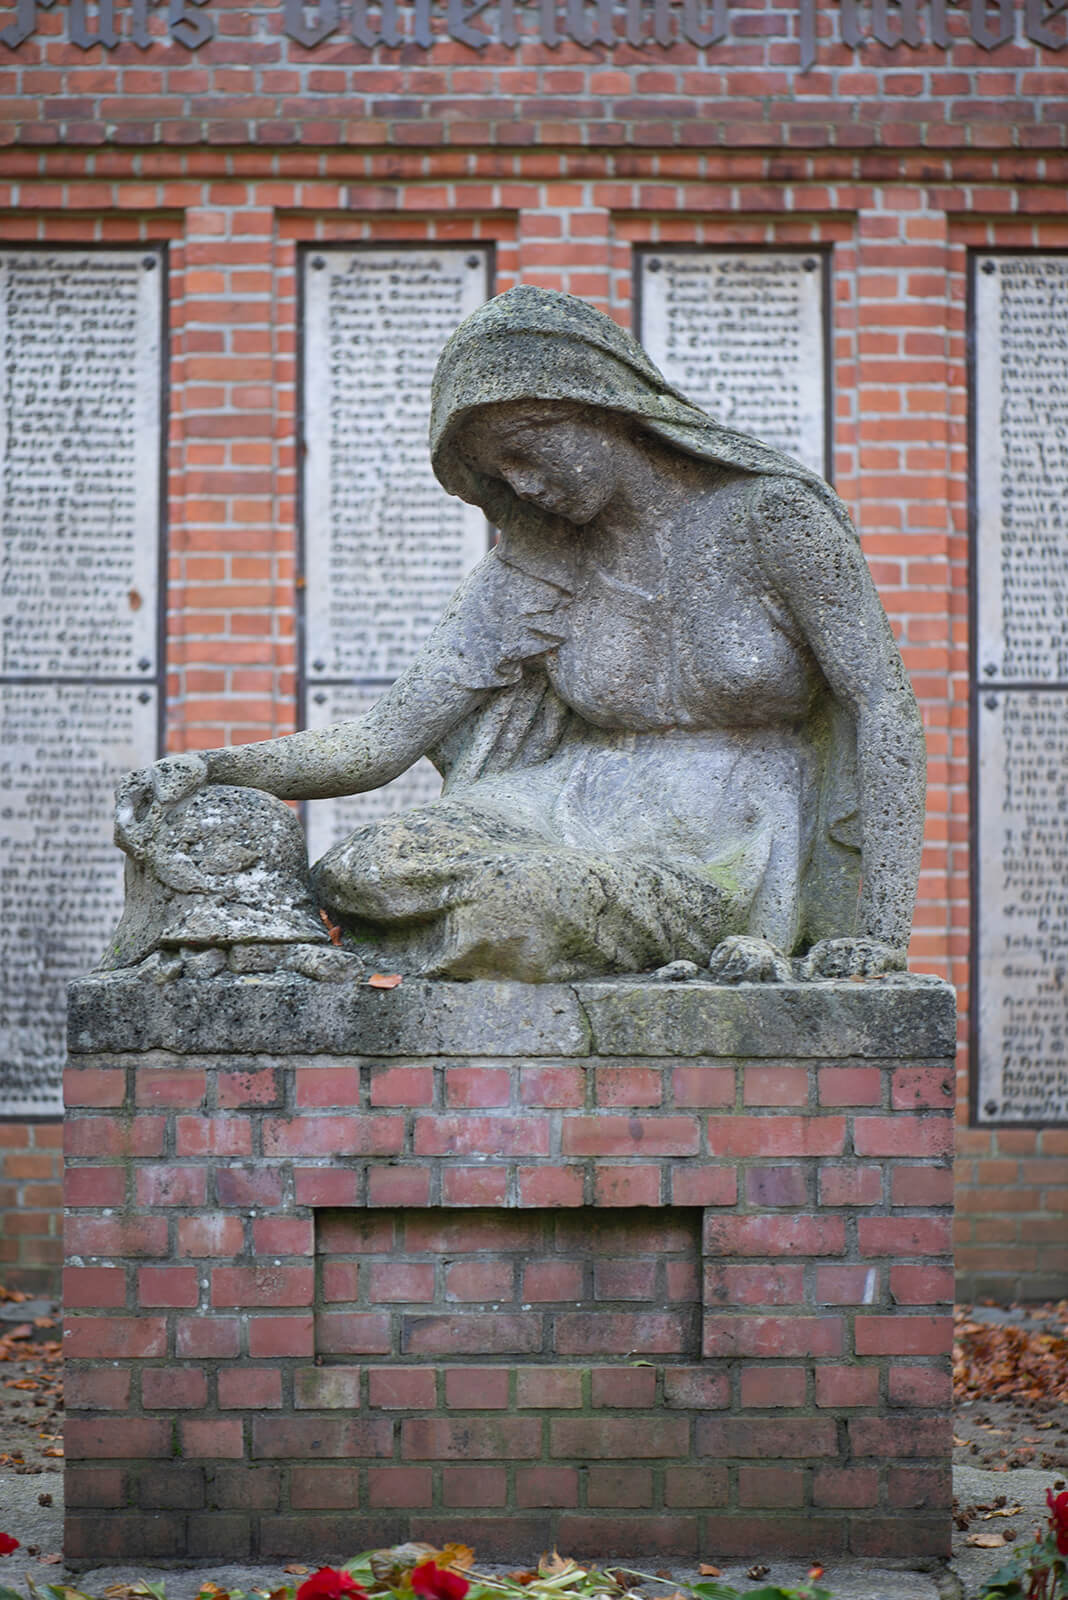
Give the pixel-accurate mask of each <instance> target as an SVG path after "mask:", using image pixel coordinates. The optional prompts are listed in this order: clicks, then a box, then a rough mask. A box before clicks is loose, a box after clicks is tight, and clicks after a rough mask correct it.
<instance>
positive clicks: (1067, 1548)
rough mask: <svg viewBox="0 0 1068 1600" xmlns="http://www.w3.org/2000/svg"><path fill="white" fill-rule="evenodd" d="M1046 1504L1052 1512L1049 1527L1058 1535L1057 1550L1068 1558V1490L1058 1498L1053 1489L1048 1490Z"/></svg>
mask: <svg viewBox="0 0 1068 1600" xmlns="http://www.w3.org/2000/svg"><path fill="white" fill-rule="evenodd" d="M1046 1504H1047V1505H1048V1506H1049V1512H1050V1515H1049V1525H1050V1527H1051V1528H1052V1529H1053V1531H1054V1533H1055V1534H1056V1535H1057V1549H1058V1550H1059V1551H1060V1553H1061V1555H1062V1556H1068V1489H1066V1490H1065V1491H1064V1492H1063V1493H1062V1494H1059V1495H1056V1496H1054V1493H1053V1490H1052V1489H1047V1490H1046Z"/></svg>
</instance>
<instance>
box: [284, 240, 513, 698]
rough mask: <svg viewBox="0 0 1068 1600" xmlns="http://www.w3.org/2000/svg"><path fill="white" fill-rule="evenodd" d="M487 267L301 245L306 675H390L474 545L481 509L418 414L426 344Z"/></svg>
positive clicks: (467, 298) (425, 252)
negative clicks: (442, 473) (458, 493)
mask: <svg viewBox="0 0 1068 1600" xmlns="http://www.w3.org/2000/svg"><path fill="white" fill-rule="evenodd" d="M488 272H489V252H488V251H487V250H486V249H485V248H484V247H482V248H480V247H473V246H470V245H465V246H461V247H452V246H446V247H444V248H442V249H431V248H423V249H418V250H405V249H401V248H393V249H391V248H389V247H375V248H372V249H362V248H357V247H352V246H349V247H347V248H329V249H323V250H321V251H316V252H315V253H313V254H307V255H305V257H304V403H303V415H304V424H303V434H304V438H303V463H304V469H303V470H304V483H303V489H304V581H305V590H304V618H305V668H306V677H307V681H308V683H309V684H313V683H316V682H320V681H325V680H330V679H334V680H337V679H344V680H346V681H348V682H367V681H374V682H378V683H383V684H385V683H390V682H392V680H393V679H394V678H396V677H398V676H399V674H400V673H401V672H403V670H404V668H405V667H406V666H407V665H408V663H409V662H410V661H411V660H412V658H413V656H414V655H415V654H416V652H417V651H418V649H419V647H420V645H421V644H422V643H423V641H424V640H425V639H426V637H427V635H428V633H429V632H430V630H431V628H433V626H434V624H435V623H436V622H437V620H438V618H439V617H440V615H441V613H442V611H443V610H444V607H445V603H446V601H447V600H448V599H449V596H450V595H451V594H452V592H453V590H454V589H455V588H456V586H457V585H458V584H459V582H460V581H461V579H462V578H463V577H465V576H466V574H467V573H468V572H469V571H470V570H471V568H472V567H473V566H475V564H476V563H477V562H478V561H479V559H480V558H481V557H482V556H483V555H485V553H486V549H487V540H488V532H487V527H486V519H485V517H484V516H483V515H482V512H481V511H479V510H478V508H477V507H476V506H468V505H465V504H464V503H463V501H461V500H457V499H455V498H453V497H452V496H450V495H447V494H446V493H445V491H444V489H442V487H441V485H440V484H439V483H438V481H437V479H436V478H435V477H434V474H433V472H432V471H431V467H430V452H429V448H428V446H427V425H428V422H429V417H430V382H431V379H432V378H433V376H434V368H435V366H436V364H437V359H438V356H439V354H440V353H441V348H442V346H443V345H444V343H445V341H446V339H447V338H448V337H449V335H450V333H452V331H453V329H454V328H455V327H456V326H457V325H458V324H459V323H460V322H462V321H463V319H464V317H466V316H467V315H469V313H470V312H472V311H474V310H475V308H476V307H477V306H479V305H481V303H482V302H483V300H485V298H486V296H487V293H488ZM319 663H321V665H320V664H319Z"/></svg>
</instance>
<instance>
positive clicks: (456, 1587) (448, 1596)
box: [412, 1561, 471, 1600]
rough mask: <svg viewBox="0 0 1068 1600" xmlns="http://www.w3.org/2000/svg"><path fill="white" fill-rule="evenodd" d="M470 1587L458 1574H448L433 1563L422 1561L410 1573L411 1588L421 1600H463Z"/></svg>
mask: <svg viewBox="0 0 1068 1600" xmlns="http://www.w3.org/2000/svg"><path fill="white" fill-rule="evenodd" d="M470 1587H471V1585H470V1584H469V1583H468V1581H467V1579H466V1578H461V1576H460V1574H459V1573H458V1572H448V1571H446V1569H445V1568H444V1567H439V1566H437V1565H436V1564H435V1563H434V1562H433V1561H424V1562H423V1563H422V1565H421V1566H418V1567H416V1568H415V1570H414V1571H413V1573H412V1588H413V1589H414V1590H415V1592H416V1594H417V1595H419V1596H420V1597H421V1600H464V1595H465V1594H466V1593H467V1591H468V1589H470Z"/></svg>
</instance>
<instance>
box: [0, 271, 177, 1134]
mask: <svg viewBox="0 0 1068 1600" xmlns="http://www.w3.org/2000/svg"><path fill="white" fill-rule="evenodd" d="M163 276H164V273H163V256H162V254H161V253H160V252H159V251H154V250H153V251H146V250H145V249H144V248H141V249H137V250H101V251H82V250H54V251H38V250H21V251H20V250H5V251H0V531H2V535H3V537H2V551H3V554H2V557H0V559H2V563H3V606H2V609H0V711H2V721H3V731H2V746H0V750H2V753H0V773H2V779H3V789H4V795H5V805H4V817H3V828H2V829H0V875H2V878H0V886H2V894H0V1115H23V1114H25V1115H49V1114H56V1113H58V1112H59V1111H60V1110H61V1108H62V1102H61V1096H60V1084H61V1077H62V1064H63V1057H64V1019H65V1012H66V994H65V991H66V985H67V983H68V982H69V981H70V979H72V978H75V977H78V976H79V975H80V974H81V973H83V972H84V971H85V970H86V969H87V968H88V967H91V966H93V965H95V963H96V962H97V961H98V960H99V958H100V955H101V946H102V942H103V940H104V939H106V938H107V935H108V930H109V928H110V927H112V926H113V925H114V922H115V919H116V916H117V915H118V913H119V911H120V910H121V907H122V872H121V859H120V857H119V855H118V853H117V852H116V851H115V849H114V846H113V845H112V842H111V825H110V821H109V817H110V812H111V803H112V790H113V788H114V784H115V781H116V780H117V779H118V778H119V777H120V776H121V775H122V773H123V772H125V771H127V770H128V769H129V768H130V767H135V766H143V765H144V764H145V763H147V762H149V761H151V760H153V758H154V757H155V755H156V753H157V709H158V692H159V682H160V670H161V663H160V662H159V660H158V659H157V655H158V652H157V628H158V585H159V577H158V568H159V538H160V524H159V491H160V477H159V462H160V441H161V428H160V413H161V401H160V395H161V383H160V338H161V296H162V289H163V284H162V279H163Z"/></svg>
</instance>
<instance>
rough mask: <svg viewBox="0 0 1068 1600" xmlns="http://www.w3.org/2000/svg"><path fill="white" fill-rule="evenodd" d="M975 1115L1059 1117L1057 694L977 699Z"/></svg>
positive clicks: (1066, 1051)
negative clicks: (976, 1067)
mask: <svg viewBox="0 0 1068 1600" xmlns="http://www.w3.org/2000/svg"><path fill="white" fill-rule="evenodd" d="M977 714H978V719H979V796H978V860H979V873H978V879H979V881H978V884H977V885H976V886H975V887H976V892H977V895H978V913H979V914H978V916H977V918H976V937H977V941H978V949H977V952H976V964H975V965H976V980H977V982H976V989H977V994H976V1002H975V1012H976V1017H977V1026H978V1065H979V1082H978V1089H979V1094H978V1112H979V1120H980V1121H982V1122H1068V692H1064V691H1062V690H1058V689H1049V690H1021V689H1010V690H1007V691H1002V692H1000V693H994V692H992V691H990V690H984V691H983V693H982V695H981V697H980V702H979V708H978V713H977Z"/></svg>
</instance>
